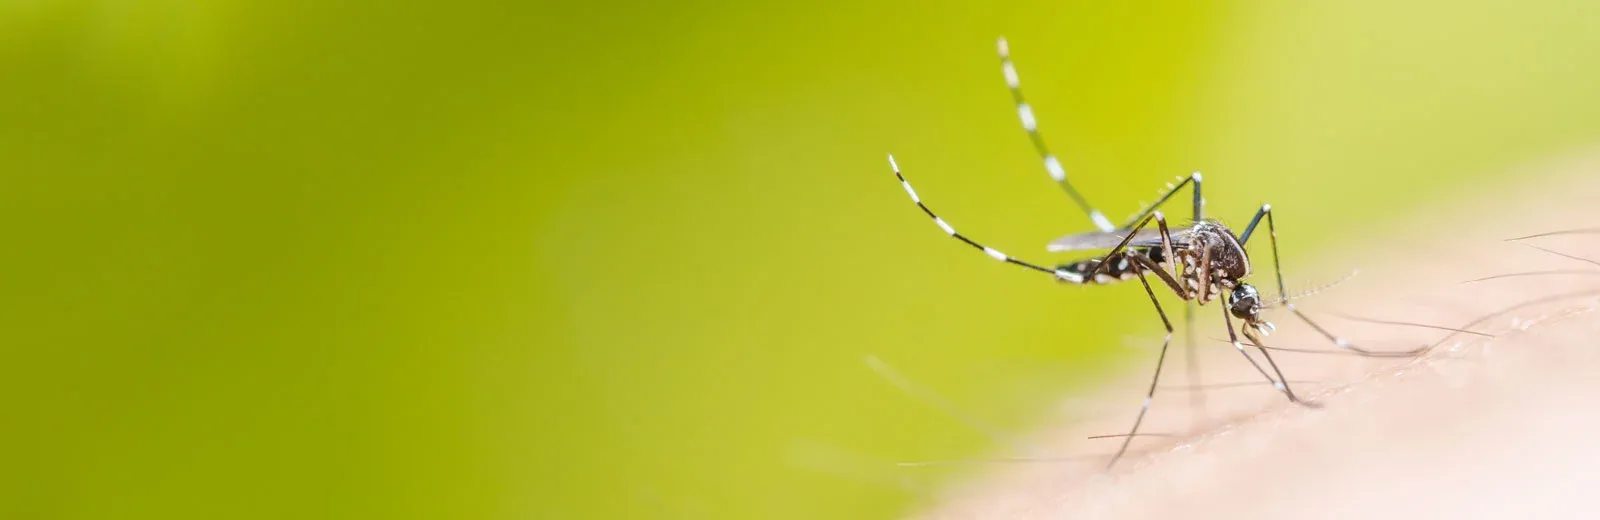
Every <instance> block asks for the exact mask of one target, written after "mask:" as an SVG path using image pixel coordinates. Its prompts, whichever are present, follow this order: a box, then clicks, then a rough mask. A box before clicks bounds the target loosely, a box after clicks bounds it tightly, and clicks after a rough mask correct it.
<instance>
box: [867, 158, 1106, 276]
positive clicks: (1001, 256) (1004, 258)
mask: <svg viewBox="0 0 1600 520" xmlns="http://www.w3.org/2000/svg"><path fill="white" fill-rule="evenodd" d="M889 167H890V168H891V169H893V170H894V177H895V178H896V179H899V180H900V186H901V187H904V188H905V189H906V195H909V196H911V202H914V203H916V204H917V207H918V208H922V212H923V213H926V214H928V217H929V218H932V219H933V223H934V224H936V225H938V226H939V229H942V230H944V232H945V234H947V235H950V236H951V237H952V238H955V239H956V240H960V241H961V242H962V243H964V244H967V245H969V246H972V247H973V249H977V250H979V251H982V252H983V254H985V255H989V258H993V259H995V260H999V261H1001V262H1005V263H1008V264H1015V265H1018V266H1022V267H1024V268H1027V269H1031V270H1034V271H1039V272H1041V273H1048V274H1050V275H1053V276H1055V277H1056V278H1057V279H1059V280H1062V281H1066V282H1072V283H1083V280H1084V277H1083V275H1082V274H1080V273H1075V272H1071V271H1067V270H1064V269H1052V268H1048V267H1041V266H1039V265H1038V264H1034V263H1030V262H1025V261H1022V260H1019V259H1016V258H1012V257H1011V256H1009V255H1007V254H1005V253H1002V252H1000V251H999V250H997V249H994V248H992V247H989V246H985V245H983V244H979V243H977V242H975V241H973V240H972V239H970V238H967V237H966V236H964V235H962V234H961V233H957V232H956V230H955V228H954V227H951V226H950V223H949V222H945V221H944V219H942V218H939V216H938V215H935V214H934V213H933V210H931V209H928V205H926V204H923V203H922V197H918V196H917V190H915V189H912V187H911V183H910V182H907V181H906V177H905V176H904V175H901V174H900V165H899V164H898V163H896V162H895V160H894V156H893V155H890V156H889Z"/></svg>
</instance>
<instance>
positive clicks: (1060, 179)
mask: <svg viewBox="0 0 1600 520" xmlns="http://www.w3.org/2000/svg"><path fill="white" fill-rule="evenodd" d="M995 47H996V48H997V49H998V50H999V51H1000V73H1001V74H1002V75H1004V76H1005V79H1006V87H1007V88H1010V89H1011V100H1012V102H1013V103H1015V104H1016V106H1017V120H1018V121H1019V122H1021V123H1022V129H1023V130H1025V131H1027V132H1028V139H1029V140H1030V141H1032V142H1033V148H1034V151H1036V152H1038V153H1039V158H1040V159H1041V160H1042V161H1043V162H1044V169H1045V172H1047V173H1049V174H1050V179H1051V180H1054V181H1056V185H1058V186H1061V190H1062V191H1065V192H1067V196H1068V197H1070V198H1072V202H1074V203H1076V204H1077V205H1078V208H1079V209H1082V210H1083V212H1084V214H1086V215H1089V218H1090V220H1093V221H1094V224H1095V227H1097V228H1099V229H1100V230H1101V231H1111V230H1112V229H1113V228H1112V227H1110V226H1108V225H1103V224H1101V222H1102V221H1105V216H1104V215H1100V212H1099V211H1098V210H1096V209H1094V207H1093V206H1090V205H1089V201H1087V200H1085V199H1084V198H1083V195H1080V194H1079V193H1078V190H1077V189H1075V188H1073V187H1072V184H1069V183H1068V182H1067V169H1066V168H1065V167H1063V166H1062V165H1061V160H1060V159H1057V158H1056V156H1055V155H1052V154H1051V153H1050V147H1048V146H1045V143H1044V137H1043V136H1040V135H1039V119H1038V117H1036V116H1035V115H1034V112H1033V106H1032V105H1029V104H1028V101H1027V100H1026V99H1024V98H1023V97H1022V80H1021V78H1020V77H1019V76H1018V75H1017V66H1016V64H1015V63H1012V62H1011V46H1010V45H1009V44H1007V43H1006V39H1005V38H1004V37H1002V38H1000V39H999V41H998V42H997V43H996V45H995ZM1096 215H1099V217H1098V218H1097V217H1096Z"/></svg>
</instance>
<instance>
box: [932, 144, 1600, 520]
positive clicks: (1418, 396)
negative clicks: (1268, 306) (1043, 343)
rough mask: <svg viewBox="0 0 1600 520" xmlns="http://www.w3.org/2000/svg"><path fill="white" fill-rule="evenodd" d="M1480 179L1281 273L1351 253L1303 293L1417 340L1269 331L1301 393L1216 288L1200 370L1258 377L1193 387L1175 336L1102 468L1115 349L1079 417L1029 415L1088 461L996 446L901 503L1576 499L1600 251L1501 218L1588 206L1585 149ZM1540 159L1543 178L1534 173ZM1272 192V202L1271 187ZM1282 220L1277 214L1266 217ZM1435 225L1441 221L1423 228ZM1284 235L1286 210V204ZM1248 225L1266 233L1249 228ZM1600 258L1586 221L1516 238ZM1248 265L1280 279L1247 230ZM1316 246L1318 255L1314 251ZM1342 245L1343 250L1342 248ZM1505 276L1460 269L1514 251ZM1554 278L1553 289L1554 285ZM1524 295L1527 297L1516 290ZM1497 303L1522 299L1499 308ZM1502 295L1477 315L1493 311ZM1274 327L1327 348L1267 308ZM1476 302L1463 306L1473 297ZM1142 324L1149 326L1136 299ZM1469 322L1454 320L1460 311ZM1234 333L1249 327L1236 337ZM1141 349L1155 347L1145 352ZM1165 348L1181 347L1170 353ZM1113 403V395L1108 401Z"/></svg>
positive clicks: (1001, 508)
mask: <svg viewBox="0 0 1600 520" xmlns="http://www.w3.org/2000/svg"><path fill="white" fill-rule="evenodd" d="M1503 178H1506V179H1512V178H1516V179H1519V183H1520V184H1521V186H1508V187H1507V189H1506V190H1504V191H1502V192H1501V193H1498V194H1494V196H1493V197H1492V198H1490V197H1485V198H1483V199H1481V200H1475V201H1465V202H1464V201H1457V202H1455V203H1453V204H1451V205H1443V206H1436V207H1423V208H1418V213H1417V214H1416V215H1415V217H1414V218H1407V219H1404V220H1401V221H1398V222H1395V223H1394V225H1393V226H1392V228H1391V230H1388V231H1379V232H1375V233H1374V235H1373V238H1372V240H1371V241H1370V243H1366V244H1360V248H1359V249H1355V250H1351V251H1349V252H1348V253H1338V254H1335V255H1332V256H1329V257H1326V258H1317V259H1288V258H1286V259H1285V263H1284V267H1285V269H1287V270H1288V272H1287V273H1288V276H1289V277H1290V278H1291V281H1290V282H1289V283H1290V287H1289V289H1290V291H1291V293H1293V292H1294V291H1295V289H1296V288H1306V287H1309V286H1311V285H1315V284H1314V283H1296V281H1294V280H1307V279H1308V278H1306V277H1313V276H1314V277H1315V278H1313V279H1315V280H1322V281H1327V280H1331V279H1334V278H1338V277H1339V276H1340V275H1341V274H1342V271H1340V269H1345V270H1348V268H1349V267H1351V266H1357V265H1359V266H1360V267H1361V275H1360V276H1358V277H1356V278H1355V279H1353V280H1351V281H1349V282H1347V283H1344V284H1342V285H1339V286H1338V287H1337V288H1335V289H1333V290H1330V291H1327V292H1325V293H1322V294H1319V295H1316V296H1313V297H1310V298H1307V299H1304V300H1300V301H1299V303H1300V305H1299V307H1300V308H1301V309H1302V310H1304V311H1306V312H1308V313H1309V314H1310V315H1311V316H1312V317H1313V318H1314V319H1317V320H1318V321H1319V322H1320V323H1321V324H1322V325H1323V326H1324V327H1327V328H1329V329H1331V330H1332V331H1334V332H1336V333H1338V334H1339V335H1341V336H1343V337H1344V338H1346V339H1348V340H1350V341H1351V342H1352V343H1355V344H1357V345H1361V346H1365V347H1368V348H1371V349H1375V350H1403V349H1406V348H1409V347H1414V346H1418V345H1423V344H1433V343H1436V342H1437V343H1439V346H1438V347H1437V348H1435V349H1433V350H1432V351H1430V353H1429V354H1427V355H1426V356H1423V357H1421V358H1417V359H1368V358H1357V357H1353V356H1345V355H1319V354H1296V353H1274V358H1275V359H1277V360H1278V362H1279V363H1280V365H1281V366H1282V367H1283V370H1284V372H1285V373H1286V374H1287V375H1288V377H1289V379H1290V381H1291V384H1293V383H1294V382H1295V381H1301V380H1313V381H1315V382H1314V383H1303V384H1297V385H1293V386H1295V390H1296V392H1297V393H1298V394H1300V395H1301V396H1302V397H1304V398H1307V399H1309V400H1312V401H1317V402H1320V403H1321V404H1323V405H1324V406H1323V407H1322V408H1321V409H1308V408H1304V407H1299V406H1295V405H1292V404H1289V403H1288V402H1287V400H1286V399H1284V398H1283V396H1282V395H1281V394H1279V393H1277V392H1276V391H1274V390H1272V389H1271V387H1269V386H1267V385H1266V384H1265V383H1264V380H1263V379H1261V378H1260V376H1259V375H1258V374H1256V373H1255V372H1254V371H1253V370H1252V369H1250V368H1249V365H1248V364H1247V363H1246V362H1245V361H1244V360H1242V359H1240V357H1239V354H1238V352H1237V351H1235V350H1234V348H1233V347H1232V346H1231V345H1229V344H1228V343H1226V342H1225V341H1217V340H1216V338H1226V333H1225V332H1223V331H1222V330H1221V329H1220V325H1219V322H1220V321H1221V318H1220V317H1219V316H1217V313H1219V312H1221V310H1220V309H1219V308H1218V307H1219V306H1218V305H1215V304H1213V305H1208V306H1206V307H1203V308H1201V309H1200V312H1199V316H1198V319H1197V323H1199V324H1201V327H1200V331H1199V332H1198V341H1199V344H1200V345H1201V348H1200V350H1201V351H1202V352H1203V355H1202V356H1201V358H1200V363H1201V365H1202V366H1203V367H1204V371H1203V374H1204V380H1205V382H1207V383H1215V382H1254V381H1261V382H1263V383H1262V384H1258V385H1252V386H1246V387H1240V388H1229V389H1215V390H1211V391H1208V392H1207V394H1206V396H1207V399H1206V404H1207V409H1206V411H1205V413H1204V414H1203V415H1197V414H1194V413H1192V412H1193V410H1191V409H1189V406H1190V402H1191V400H1190V398H1189V397H1190V396H1189V395H1188V394H1187V393H1185V392H1183V391H1182V390H1179V389H1168V388H1171V387H1181V386H1183V385H1184V384H1185V383H1184V377H1185V376H1184V372H1185V371H1184V370H1183V360H1181V359H1175V358H1174V356H1173V355H1169V358H1168V360H1167V361H1168V364H1167V370H1166V372H1165V375H1163V379H1162V387H1163V389H1164V390H1162V391H1160V392H1158V393H1157V395H1156V398H1155V401H1154V404H1153V405H1152V408H1151V413H1150V416H1149V417H1148V418H1147V419H1146V422H1145V425H1144V427H1143V428H1142V430H1141V431H1144V432H1152V433H1168V434H1174V435H1176V436H1173V437H1141V438H1139V439H1137V440H1136V441H1135V442H1134V444H1133V447H1131V448H1130V449H1129V452H1128V455H1127V456H1125V457H1124V458H1123V459H1122V460H1121V461H1120V462H1119V463H1118V464H1117V466H1116V467H1114V468H1113V469H1111V470H1110V471H1105V469H1104V466H1105V463H1106V462H1107V460H1108V459H1109V455H1110V453H1112V452H1113V451H1115V449H1116V444H1117V443H1118V442H1120V441H1119V440H1117V439H1107V440H1086V439H1084V437H1086V436H1088V435H1094V434H1107V433H1118V432H1123V431H1126V429H1127V427H1128V423H1129V422H1130V421H1131V418H1132V413H1133V412H1135V411H1136V410H1137V406H1138V403H1139V400H1140V399H1142V398H1143V391H1142V389H1141V387H1143V386H1144V385H1147V384H1148V383H1149V379H1148V377H1149V372H1148V367H1145V366H1144V365H1145V364H1144V363H1138V362H1135V363H1131V364H1130V365H1129V367H1130V370H1129V372H1128V373H1127V374H1126V375H1125V377H1124V378H1123V382H1122V383H1120V384H1115V385H1109V386H1108V387H1107V388H1106V389H1105V390H1104V391H1103V392H1101V393H1099V394H1097V395H1095V396H1091V397H1090V398H1089V399H1074V400H1073V401H1072V402H1071V403H1069V404H1064V405H1063V406H1064V407H1067V406H1083V403H1094V404H1092V405H1091V406H1094V407H1095V408H1096V409H1097V412H1096V413H1094V414H1091V415H1093V416H1094V417H1097V418H1099V417H1103V419H1096V420H1093V421H1090V422H1074V423H1072V424H1068V425H1064V426H1062V427H1060V428H1056V429H1052V430H1049V431H1041V432H1036V433H1035V434H1033V435H1031V436H1028V442H1029V445H1030V449H1029V451H1030V452H1031V453H1032V454H1034V456H1037V457H1061V458H1068V457H1076V456H1085V455H1087V456H1088V457H1087V458H1085V459H1084V460H1083V461H1077V462H1075V461H1065V460H1062V461H1044V462H1034V463H1013V464H994V465H989V466H987V469H986V470H985V471H982V472H979V473H981V474H980V475H977V476H975V477H973V479H972V480H970V481H968V482H965V483H962V484H958V485H955V486H952V488H951V489H949V490H947V491H945V492H943V493H941V494H940V495H939V496H938V498H936V499H934V500H932V501H931V505H930V506H929V507H928V508H926V509H924V510H923V511H921V512H920V513H918V514H915V515H913V517H914V518H930V519H931V518H937V519H944V518H949V519H965V518H985V519H1009V518H1073V519H1077V518H1162V519H1172V518H1184V519H1197V518H1226V519H1230V520H1239V519H1250V518H1275V519H1289V518H1295V519H1299V518H1524V517H1536V518H1549V517H1557V516H1567V517H1571V516H1583V515H1584V514H1585V513H1586V512H1588V511H1591V510H1592V508H1591V503H1592V499H1591V498H1590V495H1593V494H1595V493H1600V447H1597V443H1596V442H1595V441H1593V440H1592V439H1593V438H1594V437H1595V436H1596V435H1600V266H1597V265H1592V264H1587V263H1584V262H1582V261H1579V260H1574V259H1570V258H1563V257H1561V256H1557V255H1554V254H1551V253H1547V252H1542V251H1539V250H1536V249H1533V248H1530V247H1527V246H1526V245H1523V244H1519V243H1512V242H1506V241H1505V239H1507V238H1512V237H1519V236H1524V235H1530V234H1535V233H1542V232H1549V231H1556V230H1563V229H1573V228H1585V227H1600V203H1597V202H1595V201H1600V155H1588V156H1587V157H1584V158H1578V159H1566V160H1558V161H1551V162H1546V163H1543V164H1539V165H1535V166H1530V167H1528V168H1525V169H1522V170H1520V171H1516V172H1513V173H1512V174H1510V175H1507V176H1505V177H1503ZM1534 179H1538V182H1534ZM1279 209H1287V208H1279ZM1280 224H1281V223H1280ZM1445 225H1448V226H1449V228H1450V229H1453V230H1455V234H1454V235H1453V236H1441V235H1437V234H1435V235H1433V236H1429V234H1428V233H1427V230H1429V229H1438V226H1445ZM1282 227H1283V229H1280V232H1281V233H1284V234H1285V235H1283V236H1285V237H1288V236H1291V235H1287V233H1292V231H1289V229H1288V226H1282ZM1263 238H1264V237H1263ZM1293 239H1294V240H1308V239H1309V240H1314V238H1307V237H1294V238H1293ZM1525 242H1527V244H1531V245H1537V246H1540V247H1546V248H1549V249H1552V250H1555V251H1559V252H1562V253H1567V254H1571V255H1575V256H1580V257H1585V258H1591V259H1596V260H1600V233H1596V234H1580V235H1567V236H1556V237H1544V238H1537V239H1530V240H1527V241H1525ZM1251 253H1252V260H1253V261H1254V262H1255V274H1254V275H1253V276H1252V277H1251V281H1253V282H1254V283H1256V284H1258V286H1260V287H1261V288H1262V290H1263V292H1264V293H1267V294H1270V295H1273V296H1275V295H1276V293H1277V290H1276V287H1275V283H1273V282H1270V281H1269V280H1270V276H1271V268H1270V265H1271V264H1270V262H1271V260H1270V258H1271V257H1270V253H1269V252H1267V251H1266V250H1265V249H1264V248H1252V249H1251ZM1330 266H1332V267H1330ZM1338 266H1344V267H1338ZM1544 270H1563V271H1579V273H1576V274H1573V273H1568V274H1556V275H1540V276H1519V277H1509V278H1499V279H1494V280H1485V281H1480V282H1473V283H1465V284H1464V283H1461V282H1463V281H1465V280H1472V279H1477V278H1483V277H1488V276H1494V275H1502V274H1509V273H1517V272H1528V271H1544ZM1561 295H1569V296H1567V297H1561ZM1540 299H1549V300H1550V301H1546V302H1543V303H1538V304H1532V305H1524V306H1520V307H1516V306H1518V305H1519V304H1525V303H1526V302H1531V301H1535V300H1540ZM1513 307H1516V308H1514V309H1513ZM1506 309H1510V310H1509V312H1506V313H1504V314H1501V315H1496V316H1493V317H1489V316H1490V315H1491V314H1494V313H1496V312H1497V311H1501V310H1506ZM1339 313H1343V314H1348V315H1355V316H1359V317H1364V318H1374V319H1384V320H1394V321H1407V322H1415V323H1422V324H1429V325H1441V326H1447V327H1467V328H1470V329H1471V330H1473V331H1477V332H1480V333H1485V334H1492V335H1494V337H1485V336H1476V335H1470V334H1460V333H1451V332H1449V331H1442V330H1433V329H1426V328H1420V327H1404V326H1395V325H1386V324H1376V323H1367V322H1360V321H1351V320H1348V319H1343V318H1340V317H1339V316H1338V314H1339ZM1267 314H1268V315H1269V317H1270V318H1269V319H1271V320H1273V321H1274V322H1275V323H1276V324H1278V328H1279V332H1278V333H1276V334H1274V335H1272V336H1269V337H1267V338H1265V340H1266V341H1267V342H1268V344H1269V345H1271V346H1278V347H1293V348H1311V349H1318V350H1334V349H1335V347H1334V346H1333V345H1332V344H1331V343H1330V342H1328V341H1327V340H1326V339H1324V338H1322V337H1321V336H1319V335H1317V334H1316V333H1315V331H1313V330H1311V329H1310V328H1309V327H1307V326H1305V324H1304V323H1302V322H1300V321H1298V320H1296V319H1295V318H1294V317H1293V315H1291V314H1289V313H1288V312H1285V311H1283V310H1282V309H1276V310H1272V311H1268V312H1267ZM1485 317H1488V318H1487V319H1483V320H1481V322H1480V323H1472V322H1474V321H1476V320H1479V319H1480V318H1485ZM1151 320H1152V322H1153V323H1152V327H1159V322H1158V321H1156V318H1155V316H1153V313H1152V316H1151ZM1469 324H1470V326H1468V325H1469ZM1247 348H1248V345H1247ZM1148 357H1149V358H1150V359H1151V360H1152V361H1153V360H1154V358H1155V353H1154V352H1153V351H1152V352H1150V353H1149V355H1148ZM1176 357H1181V354H1178V355H1177V356H1176ZM1119 410H1121V411H1120V412H1119Z"/></svg>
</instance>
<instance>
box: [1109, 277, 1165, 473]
mask: <svg viewBox="0 0 1600 520" xmlns="http://www.w3.org/2000/svg"><path fill="white" fill-rule="evenodd" d="M1140 265H1141V264H1136V265H1135V266H1134V268H1133V272H1134V273H1137V274H1138V276H1139V285H1143V286H1144V293H1145V294H1146V295H1149V296H1150V305H1154V306H1155V308H1156V315H1158V316H1160V317H1161V326H1163V327H1165V328H1166V329H1167V335H1166V336H1165V337H1163V338H1161V353H1159V354H1157V355H1156V371H1155V374H1154V375H1152V376H1150V389H1149V390H1148V391H1146V392H1145V394H1144V403H1143V404H1140V405H1139V415H1137V416H1135V417H1134V418H1133V427H1132V428H1129V429H1128V435H1127V436H1126V437H1123V438H1122V446H1121V447H1119V448H1117V453H1116V455H1112V456H1111V462H1109V463H1107V464H1106V469H1108V470H1109V469H1111V468H1112V466H1116V464H1117V460H1119V459H1121V458H1122V454H1124V453H1127V452H1128V444H1129V443H1131V442H1133V438H1134V437H1136V436H1138V435H1139V425H1140V424H1143V423H1144V415H1145V413H1146V412H1149V411H1150V400H1151V399H1154V398H1155V395H1156V385H1157V384H1158V383H1159V382H1160V381H1161V365H1162V364H1164V363H1166V360H1167V346H1168V345H1171V344H1172V321H1171V320H1168V319H1167V311H1165V310H1162V309H1161V301H1160V300H1157V299H1156V292H1155V291H1154V290H1151V289H1150V281H1149V280H1146V279H1145V277H1144V271H1145V269H1144V268H1143V267H1141V266H1140Z"/></svg>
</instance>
